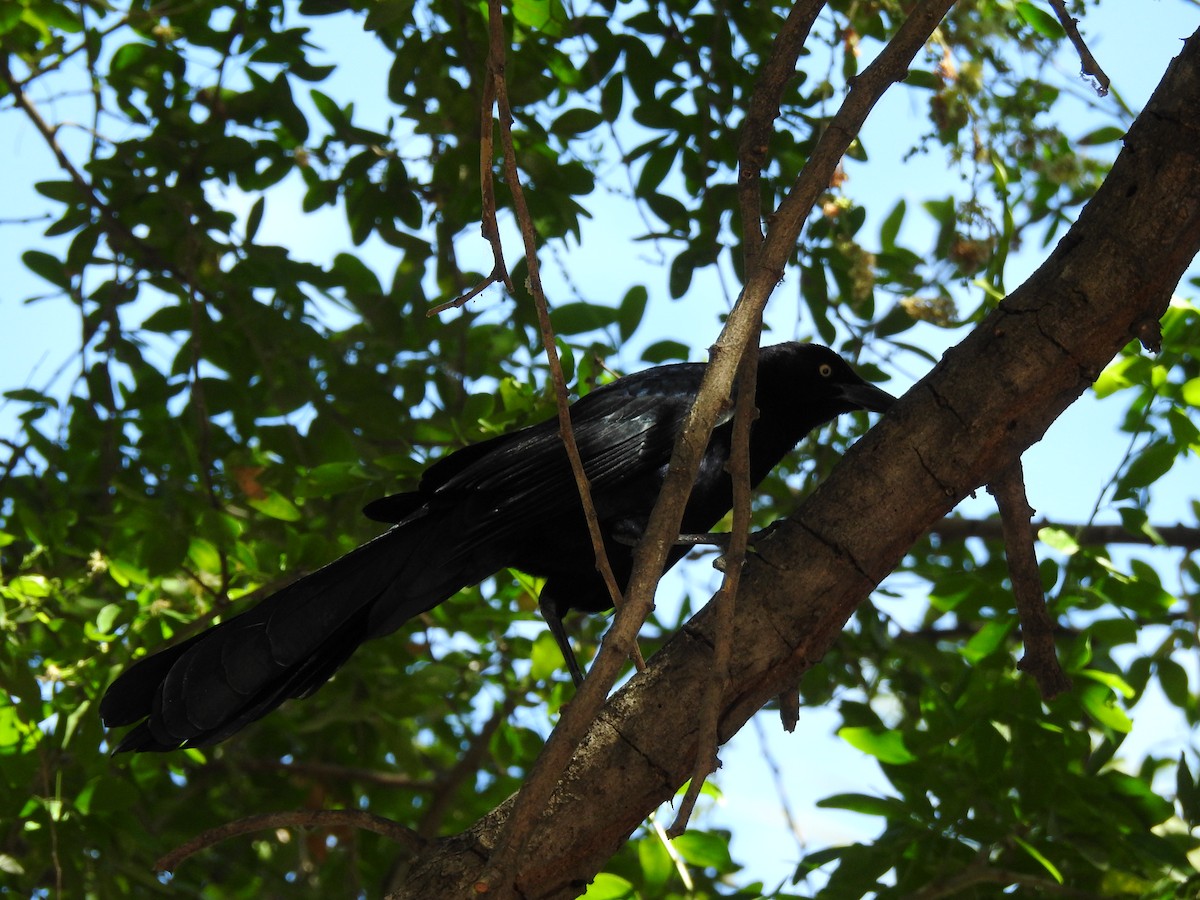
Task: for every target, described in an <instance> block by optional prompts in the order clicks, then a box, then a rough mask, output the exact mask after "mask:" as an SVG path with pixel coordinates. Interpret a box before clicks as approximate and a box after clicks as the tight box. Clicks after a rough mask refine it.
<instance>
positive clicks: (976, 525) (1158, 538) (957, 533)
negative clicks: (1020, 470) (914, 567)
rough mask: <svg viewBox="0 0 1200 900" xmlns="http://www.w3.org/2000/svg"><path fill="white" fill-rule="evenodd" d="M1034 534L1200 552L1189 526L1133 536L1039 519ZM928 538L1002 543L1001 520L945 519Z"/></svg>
mask: <svg viewBox="0 0 1200 900" xmlns="http://www.w3.org/2000/svg"><path fill="white" fill-rule="evenodd" d="M1030 527H1031V528H1032V529H1033V532H1034V534H1036V533H1037V532H1039V531H1041V530H1042V529H1043V528H1054V529H1057V530H1059V531H1065V532H1066V533H1067V534H1069V535H1071V537H1072V538H1074V539H1075V542H1076V543H1078V544H1082V545H1084V546H1103V545H1105V544H1143V545H1146V546H1150V547H1175V548H1179V549H1181V550H1187V551H1188V552H1194V551H1196V550H1200V528H1195V527H1192V526H1188V525H1151V526H1149V528H1148V529H1147V531H1146V532H1142V533H1134V532H1132V531H1129V530H1127V529H1126V528H1125V527H1124V526H1122V525H1084V524H1080V523H1070V522H1052V521H1050V520H1048V519H1038V520H1037V521H1035V522H1033V523H1032V524H1031V526H1030ZM929 534H931V535H936V536H937V537H938V538H940V539H942V540H947V541H961V540H963V539H965V538H970V537H974V538H982V539H983V540H985V541H999V540H1003V538H1004V533H1003V527H1002V526H1001V524H1000V520H999V519H964V518H960V517H958V516H955V517H952V518H951V517H947V518H945V519H942V521H940V522H938V523H937V524H936V525H934V526H933V527H932V528H930V529H929Z"/></svg>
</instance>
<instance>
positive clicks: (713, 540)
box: [675, 531, 729, 550]
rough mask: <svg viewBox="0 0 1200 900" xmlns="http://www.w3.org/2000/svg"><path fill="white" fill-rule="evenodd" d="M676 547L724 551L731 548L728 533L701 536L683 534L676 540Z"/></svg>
mask: <svg viewBox="0 0 1200 900" xmlns="http://www.w3.org/2000/svg"><path fill="white" fill-rule="evenodd" d="M675 546H676V547H700V546H713V547H720V548H721V549H722V550H724V549H726V548H727V547H728V546H729V532H728V531H706V532H703V533H701V534H681V535H679V537H677V538H675Z"/></svg>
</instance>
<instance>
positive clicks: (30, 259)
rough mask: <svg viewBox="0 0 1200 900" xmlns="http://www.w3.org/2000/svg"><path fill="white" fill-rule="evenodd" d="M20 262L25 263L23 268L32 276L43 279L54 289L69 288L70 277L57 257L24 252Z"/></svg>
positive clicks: (38, 252) (41, 253)
mask: <svg viewBox="0 0 1200 900" xmlns="http://www.w3.org/2000/svg"><path fill="white" fill-rule="evenodd" d="M21 262H23V263H25V268H27V269H28V270H29V271H30V272H32V273H33V274H34V275H37V276H39V277H41V278H43V279H45V280H46V281H48V282H50V283H51V284H52V285H54V286H55V287H60V288H67V287H70V286H71V277H70V276H69V275H68V274H67V270H66V267H65V266H64V265H63V263H62V260H60V259H59V258H58V257H57V256H51V255H50V254H49V253H43V252H42V251H41V250H26V251H25V252H24V253H22V254H21Z"/></svg>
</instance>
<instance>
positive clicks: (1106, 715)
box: [1079, 684, 1133, 734]
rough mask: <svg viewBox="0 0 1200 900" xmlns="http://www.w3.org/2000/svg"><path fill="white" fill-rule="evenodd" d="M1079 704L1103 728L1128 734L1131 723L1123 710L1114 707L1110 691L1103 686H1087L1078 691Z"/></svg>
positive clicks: (1131, 726) (1113, 699)
mask: <svg viewBox="0 0 1200 900" xmlns="http://www.w3.org/2000/svg"><path fill="white" fill-rule="evenodd" d="M1079 702H1080V703H1082V704H1083V708H1084V709H1086V710H1087V711H1088V713H1089V714H1090V715H1091V716H1092V718H1094V719H1095V720H1096V721H1097V722H1099V723H1100V724H1101V725H1103V726H1104V727H1105V728H1111V729H1112V730H1113V731H1116V732H1120V733H1121V734H1128V733H1129V732H1130V730H1132V728H1133V722H1132V721H1131V720H1130V718H1129V716H1128V715H1127V714H1126V712H1125V710H1123V709H1121V708H1120V707H1119V706H1116V705H1115V698H1114V697H1113V693H1112V691H1110V690H1109V689H1108V687H1107V686H1105V685H1103V684H1089V685H1086V686H1084V687H1083V688H1082V689H1081V690H1080V691H1079Z"/></svg>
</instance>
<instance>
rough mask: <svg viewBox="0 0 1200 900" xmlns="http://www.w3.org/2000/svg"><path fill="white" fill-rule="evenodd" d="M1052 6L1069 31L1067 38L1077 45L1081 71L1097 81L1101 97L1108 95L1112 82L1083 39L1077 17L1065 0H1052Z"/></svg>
mask: <svg viewBox="0 0 1200 900" xmlns="http://www.w3.org/2000/svg"><path fill="white" fill-rule="evenodd" d="M1050 6H1051V7H1053V9H1054V12H1055V14H1056V15H1057V16H1058V21H1059V22H1061V23H1062V27H1063V31H1065V32H1066V33H1067V38H1068V39H1069V40H1070V41H1071V43H1072V44H1074V45H1075V52H1076V53H1078V54H1079V73H1080V75H1086V76H1087V77H1089V78H1091V79H1093V80H1094V81H1095V82H1096V93H1097V94H1099V95H1100V96H1101V97H1107V96H1108V89H1109V86H1110V85H1111V84H1112V82H1111V81H1109V79H1108V76H1107V75H1105V74H1104V70H1103V69H1101V68H1100V63H1098V62H1096V57H1094V56H1092V51H1091V50H1089V49H1088V46H1087V44H1085V43H1084V41H1083V36H1082V35H1081V34H1080V33H1079V29H1078V28H1077V27H1076V25H1075V19H1073V18H1072V17H1071V14H1070V13H1069V12H1067V4H1066V3H1064V2H1063V0H1050Z"/></svg>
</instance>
